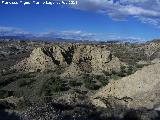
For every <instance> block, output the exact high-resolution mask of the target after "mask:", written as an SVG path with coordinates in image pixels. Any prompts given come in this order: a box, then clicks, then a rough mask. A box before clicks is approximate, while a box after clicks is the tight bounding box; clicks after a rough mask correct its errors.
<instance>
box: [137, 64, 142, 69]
mask: <svg viewBox="0 0 160 120" xmlns="http://www.w3.org/2000/svg"><path fill="white" fill-rule="evenodd" d="M143 67H144V65H143V64H137V65H136V68H143Z"/></svg>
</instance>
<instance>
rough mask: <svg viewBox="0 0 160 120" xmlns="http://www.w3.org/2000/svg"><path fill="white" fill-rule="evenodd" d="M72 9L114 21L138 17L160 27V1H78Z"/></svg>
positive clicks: (144, 21)
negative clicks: (98, 14) (105, 16)
mask: <svg viewBox="0 0 160 120" xmlns="http://www.w3.org/2000/svg"><path fill="white" fill-rule="evenodd" d="M72 8H74V9H80V10H88V11H95V12H97V13H101V14H106V15H108V16H110V17H111V18H112V19H114V20H125V18H126V17H127V16H131V17H136V18H138V20H140V21H141V22H143V23H148V24H152V25H155V26H156V27H159V26H160V21H159V19H160V0H78V5H77V6H75V5H74V6H72Z"/></svg>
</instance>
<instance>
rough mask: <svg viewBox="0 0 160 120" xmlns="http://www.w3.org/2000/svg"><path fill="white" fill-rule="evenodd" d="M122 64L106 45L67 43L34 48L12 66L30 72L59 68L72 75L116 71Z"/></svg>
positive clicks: (65, 73)
mask: <svg viewBox="0 0 160 120" xmlns="http://www.w3.org/2000/svg"><path fill="white" fill-rule="evenodd" d="M123 65H125V64H124V63H122V62H120V61H119V59H118V58H116V57H115V56H114V55H112V53H111V52H110V51H108V50H107V47H106V46H102V45H99V46H97V45H73V44H68V45H53V46H52V47H39V48H36V49H34V50H33V51H32V53H31V55H30V57H29V58H26V59H24V60H23V61H21V62H20V63H18V64H17V65H15V66H13V68H14V69H17V70H20V71H30V72H34V71H45V70H48V69H49V70H56V69H57V68H61V69H63V70H64V73H62V75H64V76H65V75H70V76H74V75H78V74H80V73H82V72H83V73H100V72H102V71H112V70H115V71H118V70H120V67H121V66H123Z"/></svg>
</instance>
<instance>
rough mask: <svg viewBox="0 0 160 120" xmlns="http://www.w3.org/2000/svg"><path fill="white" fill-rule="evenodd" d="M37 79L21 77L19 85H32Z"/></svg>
mask: <svg viewBox="0 0 160 120" xmlns="http://www.w3.org/2000/svg"><path fill="white" fill-rule="evenodd" d="M34 81H35V80H34V79H20V80H19V81H18V86H19V87H24V86H27V85H31V84H32V83H33V82H34Z"/></svg>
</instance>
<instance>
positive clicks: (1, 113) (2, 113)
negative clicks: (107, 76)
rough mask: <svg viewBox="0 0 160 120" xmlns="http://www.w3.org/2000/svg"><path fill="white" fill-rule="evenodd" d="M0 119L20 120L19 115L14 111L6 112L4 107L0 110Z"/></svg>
mask: <svg viewBox="0 0 160 120" xmlns="http://www.w3.org/2000/svg"><path fill="white" fill-rule="evenodd" d="M0 120H20V117H19V116H17V115H16V114H15V113H8V112H6V111H5V109H1V110H0Z"/></svg>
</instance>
